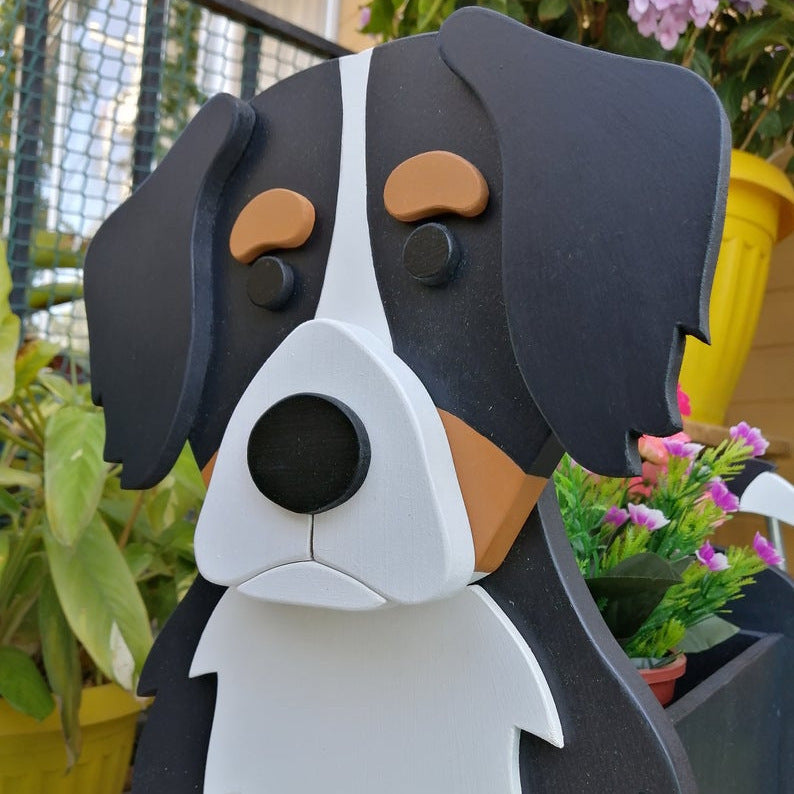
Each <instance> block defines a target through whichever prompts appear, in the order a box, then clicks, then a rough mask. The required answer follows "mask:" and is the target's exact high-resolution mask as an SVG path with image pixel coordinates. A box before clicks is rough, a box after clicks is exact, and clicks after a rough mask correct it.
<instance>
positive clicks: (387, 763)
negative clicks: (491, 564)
mask: <svg viewBox="0 0 794 794" xmlns="http://www.w3.org/2000/svg"><path fill="white" fill-rule="evenodd" d="M384 616H385V619H384ZM308 637H311V638H312V642H311V644H310V646H307V638H308ZM316 649H322V654H321V659H320V660H318V659H317V658H316ZM362 649H366V652H365V653H362V652H361V651H362ZM312 657H314V658H312ZM207 673H216V674H217V675H218V708H217V710H216V712H215V721H214V724H213V738H212V740H211V741H210V753H209V756H208V758H207V777H206V781H205V787H204V790H205V791H208V792H212V794H222V793H224V794H225V792H229V791H234V792H241V794H244V793H246V792H256V791H261V790H272V791H279V792H283V793H284V794H288V793H291V792H313V791H338V792H362V794H363V792H371V791H377V792H380V793H381V794H406V792H450V794H452V793H453V792H454V794H483V792H493V793H494V794H496V793H497V792H504V793H505V794H519V792H520V790H521V789H520V784H519V781H518V776H517V774H516V772H517V769H516V759H517V755H518V741H519V729H521V730H524V731H528V732H530V733H533V734H535V735H536V736H539V737H540V738H542V739H545V740H546V741H547V742H550V743H552V744H553V745H555V746H557V747H561V746H562V729H561V727H560V722H559V719H558V717H557V712H556V709H555V708H554V703H553V700H552V696H551V693H550V691H549V689H548V686H547V685H546V682H545V679H544V678H543V674H542V673H541V671H540V667H539V665H538V663H537V661H536V659H535V657H534V656H533V655H532V652H531V651H530V649H529V648H528V646H527V644H526V642H525V641H524V639H523V638H522V637H521V635H520V634H519V632H517V631H516V629H515V627H514V626H513V625H512V623H510V621H508V620H506V619H505V617H504V613H503V612H502V611H501V609H499V607H498V606H497V605H496V604H495V603H494V602H493V600H492V599H491V598H490V597H489V596H488V595H487V593H485V591H484V590H482V589H481V588H480V587H478V586H476V585H474V586H472V587H469V588H466V589H464V590H463V591H462V592H460V593H459V594H458V595H456V596H454V597H452V598H447V599H444V600H441V601H432V602H430V603H427V604H423V605H421V606H417V607H395V608H393V609H391V610H388V611H387V612H383V613H381V612H356V613H351V612H343V611H328V610H317V609H311V608H305V607H285V606H282V605H278V604H269V603H265V602H256V601H253V600H252V599H250V598H245V596H243V595H240V593H239V591H236V590H234V589H230V590H228V591H227V593H226V595H224V597H223V599H222V600H221V602H220V604H219V605H218V607H217V609H216V610H215V612H214V613H213V615H212V618H211V619H210V622H209V623H208V624H207V628H206V630H205V631H204V634H203V636H202V639H201V642H200V643H199V646H198V649H197V650H196V656H195V659H194V662H193V667H192V668H191V675H200V674H207ZM320 673H321V674H320ZM239 681H248V682H250V687H249V688H246V689H244V688H241V687H240V686H239ZM296 712H297V713H296ZM216 735H217V736H218V740H217V741H216V738H215V737H216ZM458 747H468V748H472V749H474V748H476V751H475V752H471V753H460V752H458V750H457V748H458ZM397 759H399V762H397Z"/></svg>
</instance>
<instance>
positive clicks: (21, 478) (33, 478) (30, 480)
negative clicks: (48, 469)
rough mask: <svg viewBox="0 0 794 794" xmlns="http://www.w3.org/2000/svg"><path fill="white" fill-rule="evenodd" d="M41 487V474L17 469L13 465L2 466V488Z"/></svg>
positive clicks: (0, 474) (0, 485)
mask: <svg viewBox="0 0 794 794" xmlns="http://www.w3.org/2000/svg"><path fill="white" fill-rule="evenodd" d="M15 486H21V487H22V488H39V487H41V476H40V475H38V474H36V473H35V472H32V471H25V470H24V469H15V468H13V467H11V466H0V488H14V487H15Z"/></svg>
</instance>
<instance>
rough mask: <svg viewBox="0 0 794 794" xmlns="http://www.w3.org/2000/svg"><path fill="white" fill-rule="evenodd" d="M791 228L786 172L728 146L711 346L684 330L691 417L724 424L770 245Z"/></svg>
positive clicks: (792, 193)
mask: <svg viewBox="0 0 794 794" xmlns="http://www.w3.org/2000/svg"><path fill="white" fill-rule="evenodd" d="M793 230H794V188H792V186H791V183H790V182H789V180H788V179H787V177H786V175H785V174H784V173H783V172H782V171H781V170H780V169H779V168H776V167H775V166H773V165H770V164H769V163H767V162H766V161H765V160H762V159H761V158H760V157H756V156H755V155H752V154H747V152H740V151H736V150H734V151H733V153H732V155H731V173H730V186H729V188H728V205H727V208H726V211H725V228H724V230H723V233H722V244H721V246H720V253H719V259H718V260H717V270H716V272H715V274H714V285H713V287H712V291H711V303H710V304H709V327H710V331H711V346H708V345H704V344H703V343H702V342H700V341H698V340H697V339H695V338H694V337H688V338H687V341H686V353H685V354H684V363H683V365H682V367H681V377H680V381H681V386H682V387H683V389H684V391H685V392H686V393H687V394H688V395H689V397H690V399H691V401H692V419H693V420H694V421H696V422H706V423H708V424H713V425H721V424H722V423H723V421H724V419H725V412H726V410H727V408H728V404H729V403H730V401H731V397H732V396H733V391H734V389H735V388H736V384H737V382H738V380H739V376H740V375H741V374H742V370H743V369H744V364H745V361H746V359H747V355H748V353H749V352H750V345H751V344H752V341H753V336H754V335H755V328H756V325H757V324H758V317H759V315H760V313H761V304H762V303H763V300H764V291H765V289H766V281H767V276H768V274H769V259H770V256H771V253H772V247H773V246H774V244H775V243H776V242H777V241H778V240H782V239H783V238H784V237H785V236H786V235H788V234H789V233H791V232H792V231H793Z"/></svg>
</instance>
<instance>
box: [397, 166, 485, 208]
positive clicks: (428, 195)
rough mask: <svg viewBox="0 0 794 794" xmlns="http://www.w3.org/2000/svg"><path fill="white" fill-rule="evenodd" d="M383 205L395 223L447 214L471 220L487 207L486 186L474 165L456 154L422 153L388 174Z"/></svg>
mask: <svg viewBox="0 0 794 794" xmlns="http://www.w3.org/2000/svg"><path fill="white" fill-rule="evenodd" d="M383 203H384V204H385V205H386V210H387V211H388V213H389V215H391V216H392V217H393V218H396V219H397V220H398V221H418V220H422V219H423V218H430V217H432V216H433V215H440V214H442V213H446V212H454V213H455V214H457V215H462V216H463V217H464V218H473V217H474V216H475V215H479V214H480V213H481V212H482V211H483V210H484V209H485V207H486V205H487V204H488V184H487V183H486V181H485V178H484V177H483V175H482V174H481V173H480V171H479V169H478V168H477V166H475V165H473V164H472V163H470V162H469V161H468V160H467V159H466V158H465V157H461V156H460V155H459V154H454V153H453V152H444V151H433V152H423V153H422V154H417V155H415V156H414V157H410V158H409V159H408V160H405V161H403V162H402V163H400V164H399V165H398V166H397V167H396V168H395V169H394V170H393V171H392V172H391V174H389V178H388V179H387V180H386V185H385V187H384V188H383Z"/></svg>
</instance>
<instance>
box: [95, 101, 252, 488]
mask: <svg viewBox="0 0 794 794" xmlns="http://www.w3.org/2000/svg"><path fill="white" fill-rule="evenodd" d="M254 121H255V113H254V111H253V109H252V108H251V107H250V106H249V105H248V104H246V103H244V102H241V101H240V100H238V99H235V98H234V97H232V96H229V95H227V94H221V95H218V96H216V97H214V98H213V99H212V100H210V101H209V102H208V103H207V104H206V105H204V107H203V108H202V109H201V110H200V111H199V112H198V114H197V115H196V117H195V118H194V119H193V121H192V122H191V123H190V124H189V125H188V127H187V129H186V130H185V131H184V132H183V133H182V135H181V136H180V138H179V140H177V142H176V143H175V144H174V146H173V147H172V148H171V150H170V151H169V152H168V154H167V155H166V157H165V158H164V159H163V161H162V162H161V163H160V165H159V166H158V168H157V169H156V170H155V172H154V173H153V174H152V175H151V176H150V177H149V178H148V179H147V180H146V181H145V182H144V183H143V184H142V185H141V187H140V188H139V189H138V190H137V191H136V192H135V193H134V194H133V195H132V196H131V197H130V198H129V199H128V200H127V201H126V202H125V203H124V204H122V205H121V206H120V207H119V208H118V209H117V210H116V211H115V212H114V213H113V214H112V215H111V216H110V217H109V218H108V219H107V221H105V223H104V224H103V225H102V226H101V228H100V229H99V231H98V232H97V234H96V236H95V237H94V239H93V242H92V243H91V246H90V248H89V250H88V254H87V257H86V264H85V301H86V312H87V316H88V327H89V334H90V339H91V378H92V386H93V398H94V402H96V403H97V404H98V405H102V406H104V408H105V421H106V427H107V441H106V444H105V458H106V459H107V460H110V461H114V462H121V463H123V464H124V468H123V471H122V485H123V486H124V487H125V488H148V487H150V486H152V485H154V484H155V483H157V482H158V481H159V480H160V479H162V477H163V476H165V474H166V473H167V472H168V470H169V469H170V468H171V466H172V465H173V463H174V461H175V460H176V458H177V456H178V455H179V452H180V451H181V449H182V447H183V445H184V443H185V440H186V439H187V436H188V433H189V432H190V428H191V425H192V424H193V421H194V418H195V415H196V411H197V409H198V404H199V399H200V396H201V391H202V385H203V383H204V377H205V373H206V369H207V362H208V359H209V353H210V343H211V334H212V293H211V286H212V273H211V265H212V258H213V248H214V247H215V246H216V241H215V240H214V239H213V237H214V227H215V216H216V210H217V207H218V203H219V198H220V195H221V192H222V190H223V185H224V183H225V181H226V179H227V177H228V176H229V174H230V173H231V171H232V170H233V169H234V167H235V165H236V164H237V162H238V161H239V160H240V157H241V156H242V154H243V152H244V151H245V148H246V145H247V143H248V141H249V139H250V137H251V133H252V131H253V128H254ZM219 244H220V243H218V245H219Z"/></svg>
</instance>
